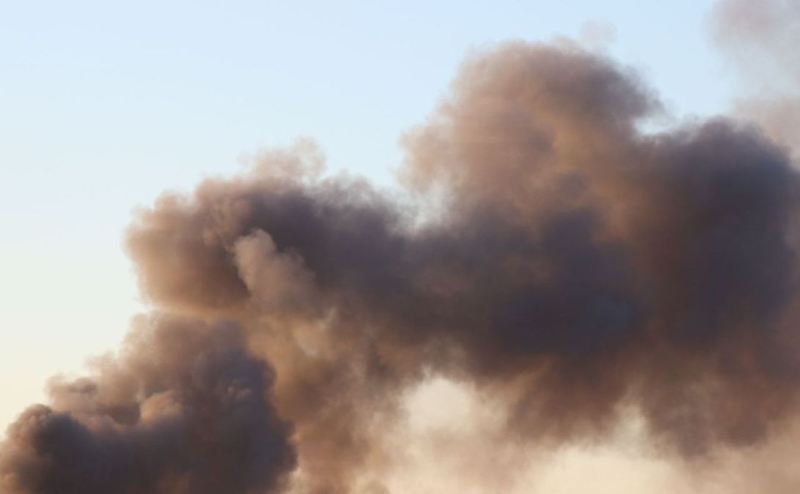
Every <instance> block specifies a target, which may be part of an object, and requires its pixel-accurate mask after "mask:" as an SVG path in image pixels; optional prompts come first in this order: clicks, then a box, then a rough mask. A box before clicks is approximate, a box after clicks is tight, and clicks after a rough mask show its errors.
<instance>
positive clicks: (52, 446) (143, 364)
mask: <svg viewBox="0 0 800 494" xmlns="http://www.w3.org/2000/svg"><path fill="white" fill-rule="evenodd" d="M95 370H96V372H95V374H94V375H93V377H90V378H84V379H79V380H75V381H64V380H56V381H54V382H53V383H52V384H51V386H50V390H49V393H50V396H51V400H52V404H51V405H50V406H44V405H37V406H33V407H31V408H29V409H28V410H26V411H25V412H24V413H23V414H22V415H21V416H20V417H19V419H18V420H17V421H16V423H14V424H13V425H12V426H11V427H10V428H9V429H8V439H7V441H6V443H5V444H4V446H3V449H2V450H0V487H2V492H4V493H7V494H34V493H48V494H50V493H52V494H94V493H97V494H107V493H110V492H115V493H120V494H124V493H136V494H141V493H165V494H166V493H170V494H178V493H187V494H188V493H192V494H198V493H199V494H202V493H208V494H220V493H242V494H245V493H253V492H259V493H271V492H280V491H281V488H282V486H283V485H284V483H285V482H284V481H285V478H286V476H287V474H288V473H289V472H290V471H291V470H292V469H293V467H294V464H295V457H294V451H293V449H292V448H291V446H290V445H289V442H288V440H289V436H290V434H291V428H290V426H289V425H288V424H286V423H285V422H283V421H282V420H280V419H279V418H278V417H277V416H276V414H275V411H274V410H273V408H272V406H271V405H270V404H269V399H270V395H271V384H272V379H273V377H272V370H271V369H270V368H269V367H267V366H266V365H265V364H264V363H263V362H262V361H261V360H258V359H255V358H253V357H251V356H250V355H248V354H247V353H246V351H245V350H244V349H243V347H242V335H241V331H240V328H239V327H237V326H236V325H235V324H232V323H220V324H216V325H207V324H205V323H203V322H199V321H196V320H191V319H186V318H182V317H174V316H167V315H152V316H149V317H147V318H140V319H139V320H138V321H137V323H136V325H135V330H134V332H132V333H131V335H130V336H129V339H128V341H127V343H126V345H125V347H124V348H123V350H122V352H121V355H120V356H119V357H118V358H106V359H102V360H100V361H98V362H97V363H96V369H95Z"/></svg>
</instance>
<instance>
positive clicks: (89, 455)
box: [0, 2, 800, 494]
mask: <svg viewBox="0 0 800 494" xmlns="http://www.w3.org/2000/svg"><path fill="white" fill-rule="evenodd" d="M730 3H737V2H730ZM739 3H741V2H739ZM660 108H661V105H660V103H659V101H658V99H657V97H656V96H655V95H654V94H653V93H652V92H651V91H650V90H649V89H648V88H647V87H646V86H644V85H643V84H642V82H641V81H640V80H639V79H638V78H637V76H636V74H635V73H633V72H631V71H630V70H629V69H626V68H625V67H621V66H619V65H617V64H616V63H614V62H613V61H611V60H609V59H606V58H603V57H601V56H598V55H596V54H590V53H589V52H586V51H584V50H582V49H581V48H579V47H577V46H575V45H571V44H568V43H563V42H562V43H560V44H555V45H545V44H526V43H509V44H505V45H502V46H499V47H496V48H493V49H491V50H487V51H484V52H482V53H479V54H477V55H474V56H473V57H471V58H470V59H469V60H467V61H466V62H465V64H464V65H463V67H462V69H461V71H460V73H459V75H458V76H457V77H456V79H455V81H454V83H453V86H452V89H451V92H450V95H449V96H448V97H447V98H446V99H445V100H444V101H443V102H442V103H441V105H440V107H439V108H438V109H437V110H436V112H435V113H434V114H433V115H432V116H431V117H430V118H429V119H428V120H427V121H426V122H425V123H424V124H423V125H420V126H419V127H417V128H414V129H412V130H410V131H409V132H408V133H407V134H406V135H404V136H403V140H402V142H403V145H404V147H405V150H406V159H405V162H404V164H403V167H402V169H401V171H400V177H399V180H400V182H401V183H402V184H403V186H404V187H405V189H404V191H405V194H406V196H405V199H407V198H408V197H414V198H415V201H408V200H405V199H404V200H398V199H397V198H395V197H393V196H392V195H391V194H388V193H385V192H383V191H381V190H379V189H376V188H375V187H373V186H371V185H370V184H369V183H366V182H364V181H362V180H359V179H348V178H342V177H330V176H326V175H324V174H321V173H320V169H321V166H322V161H323V160H322V158H321V155H320V153H319V151H318V150H317V149H316V148H315V147H314V146H313V144H311V143H309V142H300V143H298V145H296V146H295V147H293V148H289V149H284V150H275V151H271V152H267V153H265V154H264V155H263V156H262V158H261V159H260V160H259V163H258V165H257V166H255V167H254V168H253V170H251V171H250V172H248V173H246V174H243V175H241V176H236V177H233V178H229V179H210V180H206V181H205V182H203V183H202V184H200V185H199V186H198V187H197V188H196V189H195V190H194V191H193V192H192V193H190V194H176V193H169V194H165V195H163V196H162V197H161V198H159V199H158V200H157V201H156V203H155V204H154V205H153V206H152V207H150V208H148V209H144V210H142V211H140V212H139V213H137V216H136V218H135V220H134V222H133V224H132V225H131V227H130V228H129V230H128V232H127V235H126V240H125V242H126V246H127V249H128V252H129V253H130V256H131V258H132V259H133V260H134V262H135V265H136V266H137V271H138V275H139V280H140V286H141V291H142V293H143V295H144V296H145V297H146V299H147V300H148V301H149V302H150V303H151V304H152V306H153V308H154V311H155V312H154V314H153V315H151V316H143V317H142V318H141V319H140V320H139V321H138V322H137V324H135V325H134V327H133V329H132V330H131V333H130V335H129V338H128V341H127V343H126V345H125V346H124V348H123V350H122V351H121V353H120V355H119V356H118V357H116V358H108V359H105V360H101V361H99V363H97V364H96V365H95V368H94V373H93V375H92V376H91V377H89V378H86V379H80V380H77V381H74V382H54V383H53V385H52V386H51V389H50V395H51V404H50V405H49V406H41V405H39V406H34V407H32V408H30V409H28V410H27V411H25V412H24V413H23V414H22V415H21V416H20V418H19V419H18V421H17V422H16V423H15V424H13V425H12V426H11V428H10V429H9V434H8V439H7V440H6V442H5V444H4V445H3V446H2V449H0V487H2V491H3V492H4V493H9V494H72V493H76V494H77V493H95V492H96V493H100V492H104V493H105V492H119V493H126V492H131V493H133V492H136V493H140V494H162V493H163V494H166V493H171V494H176V493H177V494H180V493H201V494H202V493H208V494H222V493H243V494H244V493H247V494H260V493H272V492H284V491H289V490H291V491H293V492H312V493H319V494H322V493H332V494H333V493H344V492H355V491H356V490H357V489H358V488H359V487H358V486H360V485H362V483H363V481H364V478H365V470H366V469H367V467H368V466H370V465H375V464H378V463H380V462H381V461H389V460H387V458H389V459H390V458H391V454H390V451H389V450H390V449H391V447H390V445H388V444H386V441H385V440H384V438H385V433H386V431H387V430H388V429H389V428H391V424H392V422H393V420H394V417H395V415H396V413H397V410H398V406H399V404H400V401H399V400H400V397H401V396H402V393H403V391H404V390H407V389H409V388H410V387H412V386H414V385H417V384H419V383H420V382H422V381H423V380H425V379H427V378H428V376H431V375H437V376H445V377H446V378H448V379H452V380H455V381H461V382H467V383H470V384H471V385H472V386H474V387H475V388H476V389H478V390H480V392H482V393H485V394H486V395H487V396H491V397H492V399H494V400H496V402H497V403H501V404H502V407H503V409H504V423H503V427H502V430H503V434H504V437H505V438H506V439H507V440H509V441H515V442H523V443H527V444H550V445H559V444H566V443H569V442H571V441H575V440H585V439H602V438H603V437H604V436H605V435H607V434H608V433H609V431H610V430H612V429H613V428H614V427H615V425H616V424H618V423H619V422H620V421H621V420H624V419H625V416H626V415H625V414H626V413H628V412H629V411H630V410H635V411H636V413H637V414H639V415H640V416H641V418H642V420H643V422H644V424H645V429H646V431H647V434H648V435H649V437H650V438H651V440H652V442H653V444H657V445H658V448H659V450H660V452H661V454H663V455H664V456H666V457H674V458H682V459H684V460H688V461H693V460H695V459H699V458H705V457H707V456H709V455H713V454H714V453H715V451H717V450H720V449H730V448H744V447H748V446H752V445H756V444H761V443H763V442H765V441H769V440H770V439H771V438H772V437H775V435H776V434H778V433H779V431H781V430H785V428H787V427H789V425H790V423H791V421H792V419H794V418H796V417H797V414H798V412H800V403H798V398H800V368H798V365H799V364H800V362H798V359H797V355H798V350H800V341H798V339H799V337H800V333H798V332H797V331H796V325H797V324H798V322H800V297H798V291H797V281H798V279H797V275H798V272H797V258H796V256H797V252H798V250H797V249H798V247H800V243H799V241H800V236H799V235H800V232H798V230H797V228H796V226H795V225H797V213H798V211H800V209H799V206H800V203H799V202H798V200H800V175H798V172H796V171H795V170H794V169H793V168H792V161H791V158H790V156H789V154H788V151H787V150H786V149H785V148H783V147H781V146H779V145H777V144H775V143H774V142H773V141H771V140H770V139H769V138H768V137H766V136H765V135H764V134H762V132H761V131H760V130H759V129H758V128H756V127H751V126H748V125H746V124H741V123H737V122H736V121H734V120H730V119H725V118H718V119H713V120H711V121H707V122H703V123H699V124H692V125H687V126H685V127H682V128H678V129H674V130H670V131H667V132H663V133H658V134H647V133H643V132H641V131H640V130H639V129H640V128H641V125H642V124H643V123H644V122H646V120H647V119H648V118H649V117H652V116H654V115H656V114H657V113H658V112H659V111H660ZM244 328H246V329H244ZM273 381H274V382H273ZM368 488H369V489H372V491H371V492H386V490H385V487H382V486H380V485H379V484H375V483H373V484H370V485H369V487H368Z"/></svg>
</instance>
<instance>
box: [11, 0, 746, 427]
mask: <svg viewBox="0 0 800 494" xmlns="http://www.w3.org/2000/svg"><path fill="white" fill-rule="evenodd" d="M711 3H712V2H711V1H709V0H702V1H698V0H673V1H670V2H664V1H663V0H604V1H597V0H572V1H569V0H562V1H559V2H553V1H527V2H523V1H509V0H495V1H492V2H469V1H458V2H456V1H441V2H422V1H406V2H392V3H389V2H377V1H339V2H324V1H296V2H269V1H262V2H257V1H225V2H223V1H197V0H193V1H188V0H184V1H163V0H162V1H138V2H108V1H72V2H63V1H54V0H51V1H36V0H29V1H24V2H12V1H9V0H5V1H3V0H0V176H1V177H2V180H0V318H2V320H0V392H2V395H0V427H4V426H5V424H6V423H7V422H9V421H10V420H11V419H12V418H13V416H14V415H15V414H16V413H17V412H19V411H20V410H21V409H22V408H23V407H24V406H25V405H26V404H28V403H29V402H31V401H32V400H38V399H41V396H42V395H41V389H42V386H43V383H44V380H45V379H46V378H47V377H48V376H50V375H52V374H53V373H55V372H58V371H71V372H72V371H76V370H78V369H79V368H80V364H81V362H82V361H83V360H84V359H85V358H86V357H87V356H89V355H91V354H94V353H97V352H100V351H104V350H109V349H113V348H114V347H115V346H116V344H117V342H118V341H119V339H120V337H121V335H122V334H123V333H124V331H125V330H126V327H127V319H128V317H129V316H130V315H131V314H132V313H133V312H134V311H135V310H137V307H138V305H137V302H136V292H135V287H134V282H133V277H132V275H131V273H130V266H129V264H128V262H127V260H126V258H125V257H124V255H123V253H122V251H121V248H120V235H121V232H122V230H123V228H124V227H125V225H126V224H127V222H128V220H129V218H130V211H131V209H132V208H134V207H135V206H137V205H141V204H147V203H149V202H150V201H151V200H152V199H153V198H154V197H155V196H156V195H157V194H158V193H159V192H160V191H163V190H165V189H167V188H188V187H189V186H191V184H193V183H195V182H197V181H198V180H199V179H200V178H202V177H203V176H207V175H210V174H230V173H233V172H235V171H236V170H239V169H241V167H242V165H241V164H240V159H239V158H240V157H241V156H242V155H243V154H246V153H249V152H253V151H255V150H257V149H258V148H259V147H261V146H273V145H281V144H290V143H291V142H292V141H293V140H294V139H295V138H296V137H298V136H311V137H313V138H315V139H316V140H317V141H318V142H319V143H320V145H321V146H322V148H323V149H324V150H325V152H326V154H327V156H328V159H329V163H330V165H331V166H332V167H333V168H347V169H351V170H354V171H356V172H359V173H364V174H368V175H370V176H372V177H375V178H377V179H379V180H388V177H389V174H388V173H387V170H388V169H389V167H391V166H394V165H396V164H397V163H398V162H399V160H400V159H401V154H400V151H399V149H398V146H397V138H398V136H399V134H400V133H401V132H402V131H403V130H404V129H407V128H408V127H410V126H412V125H414V124H415V123H419V122H421V121H423V120H424V119H425V117H426V116H427V115H428V114H429V113H430V111H431V110H432V108H433V107H434V106H435V104H436V101H437V99H438V98H439V97H440V96H441V95H442V94H444V92H445V91H446V89H447V85H448V83H449V80H450V79H451V78H452V76H453V74H454V72H455V70H456V68H457V66H458V64H459V62H460V61H461V60H462V59H463V57H464V55H465V53H466V52H467V51H468V50H470V49H474V48H480V47H482V46H485V45H486V44H488V43H494V42H499V41H503V40H507V39H511V38H523V39H527V40H547V39H549V38H551V37H553V36H554V35H559V34H563V35H568V36H576V37H577V36H580V33H581V29H582V26H583V25H584V23H585V22H587V21H590V22H595V23H599V25H604V24H608V25H613V26H614V28H615V32H616V40H615V41H614V42H612V43H611V44H610V45H609V47H608V50H609V52H610V53H611V54H613V55H614V56H615V57H616V58H618V59H619V60H621V61H623V62H625V63H629V64H632V65H634V66H635V67H637V68H639V69H640V70H641V71H642V74H643V75H644V77H645V78H646V79H647V80H648V81H649V82H650V83H651V84H652V85H653V86H655V87H656V88H657V89H658V90H659V92H660V93H661V95H662V97H663V98H664V100H665V101H666V102H667V104H668V107H669V108H670V109H671V110H672V111H673V112H674V113H675V114H676V115H678V116H685V115H690V114H701V115H703V114H712V113H717V112H721V111H724V109H725V107H726V106H727V104H728V102H729V101H730V99H731V94H732V90H731V87H732V84H731V81H729V80H728V79H727V78H725V77H724V71H723V67H722V64H721V62H720V60H719V59H718V58H717V56H716V54H715V53H714V51H713V49H712V46H711V44H710V42H709V39H708V36H707V31H706V26H705V23H706V17H707V15H708V10H709V7H710V5H711Z"/></svg>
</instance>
